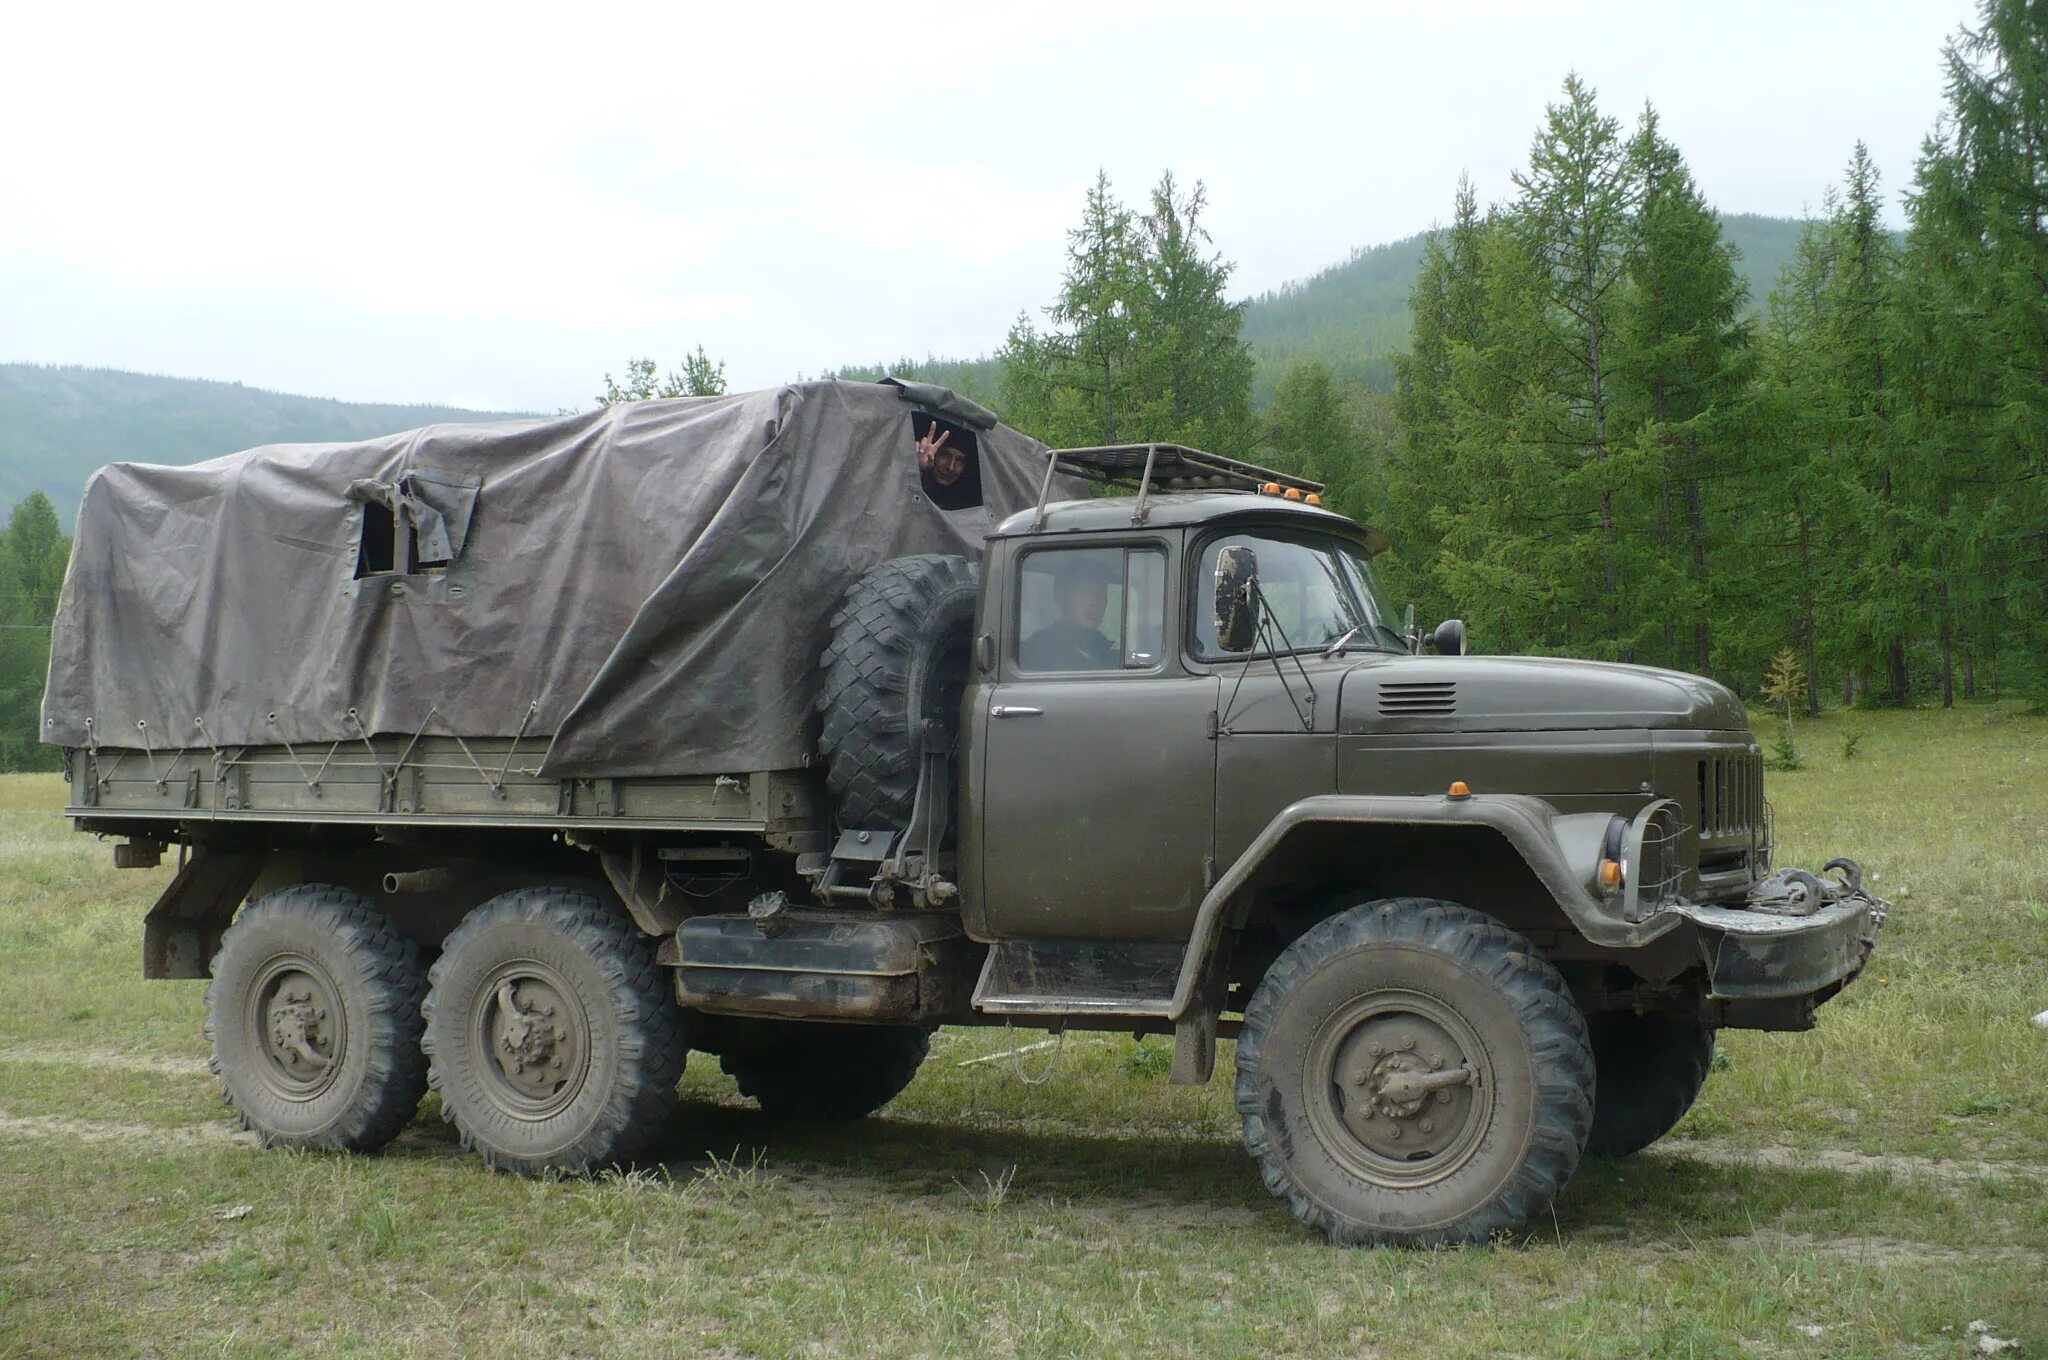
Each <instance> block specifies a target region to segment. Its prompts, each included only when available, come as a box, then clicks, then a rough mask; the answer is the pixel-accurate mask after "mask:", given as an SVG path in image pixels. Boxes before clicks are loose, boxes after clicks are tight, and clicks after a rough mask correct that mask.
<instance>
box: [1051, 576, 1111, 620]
mask: <svg viewBox="0 0 2048 1360" xmlns="http://www.w3.org/2000/svg"><path fill="white" fill-rule="evenodd" d="M1059 606H1060V613H1061V614H1062V615H1063V616H1064V617H1065V618H1066V620H1067V622H1068V623H1071V624H1075V625H1077V626H1079V627H1082V628H1086V629H1088V630H1090V631H1091V632H1100V631H1101V629H1102V613H1103V611H1104V610H1105V609H1107V608H1108V607H1109V587H1108V586H1107V585H1106V584H1104V583H1103V582H1101V581H1067V582H1063V583H1062V584H1061V586H1060V590H1059Z"/></svg>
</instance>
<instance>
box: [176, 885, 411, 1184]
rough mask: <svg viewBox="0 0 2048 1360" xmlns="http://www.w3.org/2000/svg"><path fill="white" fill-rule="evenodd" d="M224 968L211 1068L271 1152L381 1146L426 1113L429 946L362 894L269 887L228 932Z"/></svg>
mask: <svg viewBox="0 0 2048 1360" xmlns="http://www.w3.org/2000/svg"><path fill="white" fill-rule="evenodd" d="M212 972H213V980H212V981H211V982H209V983H208V984H207V986H206V1038H207V1042H208V1044H209V1045H210V1046H211V1048H212V1050H213V1052H212V1056H211V1058H210V1059H209V1060H208V1066H210V1067H211V1068H212V1069H213V1071H214V1073H215V1074H216V1075H217V1076H219V1077H220V1079H221V1088H222V1089H221V1096H222V1099H224V1100H225V1101H226V1102H227V1103H228V1104H229V1105H230V1106H232V1107H233V1108H234V1111H235V1114H236V1115H237V1116H238V1117H239V1118H240V1120H241V1122H242V1127H243V1128H245V1129H248V1130H250V1131H252V1132H254V1133H255V1134H256V1135H257V1137H259V1138H261V1139H262V1140H263V1144H264V1146H266V1147H288V1148H323V1149H326V1150H328V1151H334V1152H373V1151H375V1150H376V1149H378V1148H380V1147H382V1146H384V1145H385V1144H386V1143H388V1142H390V1141H391V1140H392V1139H393V1138H395V1137H396V1136H397V1135H398V1131H399V1130H400V1129H402V1128H404V1127H405V1126H406V1124H407V1123H408V1122H409V1121H410V1120H411V1119H412V1117H413V1113H414V1112H415V1111H416V1110H418V1109H419V1103H420V1097H421V1096H423V1095H425V1094H426V1090H427V1064H426V1059H425V1057H424V1056H423V1055H422V1054H421V1051H420V1023H421V1022H420V1003H421V1000H422V999H423V998H424V997H425V996H426V991H427V980H426V977H425V975H424V973H423V972H422V971H421V969H420V960H419V949H418V946H416V945H415V944H414V943H413V942H412V941H410V940H407V939H403V938H401V937H400V936H399V935H398V933H397V932H396V931H394V930H393V929H392V928H391V923H390V921H388V920H386V919H385V918H384V916H383V915H382V914H380V913H379V912H377V911H375V910H373V909H372V908H371V907H370V905H369V903H368V902H366V901H364V900H363V898H362V897H361V896H359V895H358V894H356V893H354V892H351V891H350V890H349V889H347V888H338V887H335V886H333V885H331V884H325V883H299V884H295V885H293V886H291V887H289V888H280V889H278V890H277V891H276V892H273V893H269V894H266V895H265V896H264V897H262V898H260V899H258V900H257V901H255V902H252V903H250V904H249V906H248V907H246V908H245V909H244V910H243V911H242V914H241V915H240V916H238V917H236V918H235V922H234V924H233V925H231V926H229V927H228V930H227V934H226V935H225V936H223V937H222V939H221V946H220V950H219V952H218V953H216V954H215V955H214V956H213V965H212Z"/></svg>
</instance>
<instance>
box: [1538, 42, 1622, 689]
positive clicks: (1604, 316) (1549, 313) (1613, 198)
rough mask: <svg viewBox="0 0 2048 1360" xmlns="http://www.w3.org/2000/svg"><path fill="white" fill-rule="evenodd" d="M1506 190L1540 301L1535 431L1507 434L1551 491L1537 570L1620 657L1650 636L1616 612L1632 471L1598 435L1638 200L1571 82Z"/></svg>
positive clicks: (1611, 377) (1606, 421) (1608, 122)
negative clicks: (1540, 470) (1625, 496)
mask: <svg viewBox="0 0 2048 1360" xmlns="http://www.w3.org/2000/svg"><path fill="white" fill-rule="evenodd" d="M1515 185H1516V187H1517V188H1518V189H1519V190H1520V194H1519V197H1518V198H1517V200H1516V202H1515V203H1514V205H1513V211H1512V213H1511V215H1510V218H1509V221H1510V224H1511V230H1512V232H1513V234H1514V236H1515V237H1516V238H1517V240H1518V241H1519V242H1520V243H1521V244H1522V247H1523V249H1524V250H1525V251H1526V252H1527V253H1528V255H1529V256H1530V258H1531V259H1532V260H1533V261H1534V263H1535V266H1536V269H1535V278H1536V285H1537V288H1538V290H1539V293H1538V298H1539V301H1540V303H1541V308H1540V312H1539V313H1538V315H1537V321H1538V324H1537V326H1536V327H1535V329H1534V330H1533V332H1532V333H1531V334H1530V336H1529V338H1530V340H1531V341H1533V343H1534V348H1533V350H1531V352H1530V354H1529V361H1530V362H1531V364H1532V365H1533V368H1532V370H1531V372H1530V374H1529V376H1530V379H1531V381H1532V383H1533V384H1534V385H1535V386H1536V388H1537V389H1538V390H1540V391H1541V392H1542V394H1543V399H1542V400H1540V401H1537V402H1535V403H1533V404H1532V405H1531V407H1530V409H1529V411H1528V415H1529V417H1530V418H1532V419H1533V420H1534V421H1535V422H1536V424H1535V428H1533V429H1527V430H1521V431H1519V435H1518V437H1519V440H1520V442H1521V443H1522V444H1523V445H1524V446H1525V447H1531V448H1532V452H1534V453H1536V454H1537V456H1539V457H1541V458H1543V459H1544V460H1545V461H1547V462H1548V463H1549V464H1550V465H1551V469H1552V474H1551V475H1553V476H1555V477H1556V478H1557V480H1558V484H1559V491H1560V492H1561V495H1560V497H1559V499H1558V501H1557V503H1555V504H1554V505H1553V506H1551V507H1549V508H1548V510H1547V511H1546V512H1545V515H1544V517H1545V520H1546V524H1547V530H1546V533H1545V534H1544V539H1545V541H1546V543H1548V544H1549V545H1550V546H1551V549H1552V550H1551V551H1549V552H1547V553H1546V554H1545V556H1546V558H1547V559H1548V562H1547V565H1548V566H1549V567H1550V569H1552V570H1554V571H1557V572H1558V573H1559V580H1558V584H1559V586H1560V587H1561V588H1562V589H1563V590H1564V591H1565V592H1566V597H1567V599H1569V600H1572V601H1575V602H1577V603H1580V604H1581V605H1582V606H1583V607H1584V608H1585V609H1587V611H1588V612H1589V614H1590V616H1591V617H1592V618H1594V619H1596V620H1597V622H1598V628H1597V633H1596V635H1595V636H1594V637H1592V638H1589V639H1588V641H1589V643H1590V644H1591V645H1592V646H1593V647H1594V648H1595V649H1596V650H1598V651H1601V652H1604V653H1607V654H1610V655H1618V656H1620V657H1621V658H1623V659H1628V658H1630V657H1632V656H1633V655H1634V653H1635V651H1636V648H1637V645H1638V642H1639V641H1640V636H1639V635H1640V633H1641V632H1642V630H1644V629H1646V628H1647V627H1649V626H1650V625H1649V623H1648V621H1647V620H1644V619H1642V618H1641V617H1640V615H1639V614H1636V613H1634V612H1633V611H1631V610H1629V609H1628V608H1627V604H1628V601H1627V598H1626V594H1625V590H1626V586H1625V583H1627V582H1629V581H1631V580H1633V579H1638V574H1637V568H1638V567H1639V566H1640V562H1639V561H1638V558H1639V557H1640V556H1641V554H1640V553H1639V552H1638V551H1636V549H1635V545H1633V544H1631V543H1630V542H1629V541H1628V538H1627V536H1625V534H1624V530H1623V525H1622V522H1621V519H1622V514H1621V510H1620V507H1619V505H1618V500H1619V497H1620V495H1621V491H1622V488H1623V487H1625V486H1627V485H1628V484H1629V482H1630V480H1631V478H1632V476H1633V474H1634V471H1635V469H1634V467H1633V466H1632V463H1633V461H1634V460H1633V458H1632V457H1631V456H1630V453H1629V450H1628V449H1627V447H1626V446H1625V445H1624V444H1622V443H1620V442H1618V441H1617V440H1616V438H1615V434H1616V431H1615V430H1614V429H1613V428H1612V422H1613V418H1614V402H1615V397H1616V393H1615V374H1616V365H1617V361H1618V359H1619V354H1618V352H1617V337H1616V335H1615V333H1614V332H1615V325H1616V321H1617V318H1616V311H1617V309H1618V307H1619V302H1620V292H1621V289H1622V286H1623V283H1624V280H1625V279H1626V277H1627V274H1628V270H1629V266H1630V263H1631V260H1632V257H1633V254H1634V249H1635V235H1634V220H1633V219H1634V215H1635V212H1636V208H1637V205H1638V203H1639V202H1640V200H1641V193H1642V189H1641V184H1640V182H1639V180H1638V178H1637V177H1636V176H1635V175H1633V174H1631V173H1630V166H1629V161H1628V155H1627V147H1626V145H1625V144H1624V143H1623V141H1622V137H1621V125H1620V123H1618V122H1617V121H1616V120H1615V119H1613V118H1610V117H1608V116H1606V115H1604V114H1602V113H1601V112H1600V110H1599V107H1598V104H1597V101H1596V98H1595V96H1594V92H1593V90H1592V88H1591V87H1590V86H1588V85H1587V84H1585V82H1583V81H1581V80H1580V79H1579V78H1578V77H1577V76H1576V75H1574V76H1570V77H1568V78H1567V79H1566V81H1565V85H1564V99H1563V101H1562V102H1561V103H1557V104H1553V105H1551V106H1550V109H1549V112H1548V114H1547V117H1546V119H1545V123H1544V127H1543V128H1542V130H1541V131H1540V132H1538V134H1537V136H1536V139H1535V142H1534V144H1533V145H1532V147H1531V148H1530V153H1529V165H1528V168H1527V169H1526V170H1523V171H1521V172H1518V173H1517V174H1516V176H1515Z"/></svg>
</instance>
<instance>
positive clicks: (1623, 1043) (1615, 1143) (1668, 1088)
mask: <svg viewBox="0 0 2048 1360" xmlns="http://www.w3.org/2000/svg"><path fill="white" fill-rule="evenodd" d="M1586 1027H1587V1029H1588V1030H1589V1031H1591V1034H1592V1039H1593V1066H1594V1069H1595V1071H1596V1072H1597V1073H1598V1077H1597V1087H1596V1090H1595V1093H1594V1098H1593V1132H1592V1136H1591V1137H1589V1138H1588V1139H1587V1140H1586V1151H1587V1152H1589V1153H1591V1154H1592V1155H1593V1156H1595V1157H1626V1156H1628V1155H1629V1154H1630V1153H1633V1152H1641V1151H1642V1150H1643V1149H1644V1148H1646V1147H1648V1146H1649V1145H1650V1144H1652V1143H1654V1142H1656V1141H1657V1140H1658V1139H1659V1138H1662V1137H1663V1136H1664V1135H1665V1134H1667V1133H1669V1132H1671V1130H1672V1129H1674V1128H1676V1127H1677V1126H1678V1121H1679V1120H1681V1119H1683V1118H1685V1112H1686V1111H1687V1110H1689V1109H1691V1108H1692V1103H1693V1102H1694V1101H1695V1100H1697V1099H1699V1095H1700V1088H1701V1087H1703V1086H1705V1085H1706V1084H1707V1072H1708V1070H1709V1069H1710V1068H1712V1067H1713V1065H1714V1031H1713V1030H1711V1029H1709V1028H1707V1027H1706V1026H1705V1025H1702V1024H1700V1023H1699V1022H1697V1021H1694V1020H1688V1019H1685V1018H1682V1017H1679V1016H1674V1015H1637V1014H1636V1013H1635V1012H1633V1011H1602V1012H1600V1013H1599V1014H1597V1015H1594V1016H1592V1017H1591V1018H1590V1019H1588V1020H1587V1022H1586Z"/></svg>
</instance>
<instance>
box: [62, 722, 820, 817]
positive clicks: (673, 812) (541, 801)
mask: <svg viewBox="0 0 2048 1360" xmlns="http://www.w3.org/2000/svg"><path fill="white" fill-rule="evenodd" d="M547 745H548V743H547V739H546V738H545V737H527V738H525V739H523V740H521V741H516V742H515V741H513V740H510V739H508V738H503V737H498V738H480V739H479V738H465V737H444V736H419V737H392V736H380V737H365V738H362V739H359V740H356V741H344V742H332V743H329V742H322V743H320V744H319V745H317V746H315V747H312V748H310V749H309V748H307V747H304V746H296V747H295V746H292V745H289V744H279V745H275V746H239V747H225V748H220V749H215V748H212V747H205V746H200V747H179V748H161V747H159V748H150V747H112V746H94V747H89V748H85V749H79V750H74V751H72V752H70V753H69V781H70V785H71V798H70V806H69V807H68V808H67V809H66V812H67V815H69V816H71V817H73V818H76V819H78V820H79V821H81V822H125V821H129V820H133V819H138V818H160V819H165V820H170V821H177V822H233V821H240V822H319V823H351V822H353V823H373V824H377V825H406V824H413V825H430V826H487V827H523V826H534V827H576V826H588V827H592V828H602V829H606V830H619V831H628V830H680V831H692V830H704V831H738V832H754V833H761V834H770V835H777V834H789V833H796V832H803V831H809V830H822V829H823V828H824V826H825V824H826V820H825V814H824V801H823V798H824V791H823V788H822V783H821V779H820V777H819V775H818V774H817V773H816V772H814V771H810V770H801V769H798V770H751V771H733V772H731V773H721V774H695V775H678V776H673V777H645V778H639V777H636V778H630V779H554V778H547V777H543V776H542V775H541V774H540V772H539V767H540V764H541V757H542V755H543V753H544V752H545V751H546V750H547Z"/></svg>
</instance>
